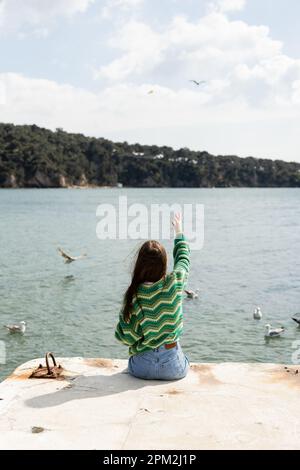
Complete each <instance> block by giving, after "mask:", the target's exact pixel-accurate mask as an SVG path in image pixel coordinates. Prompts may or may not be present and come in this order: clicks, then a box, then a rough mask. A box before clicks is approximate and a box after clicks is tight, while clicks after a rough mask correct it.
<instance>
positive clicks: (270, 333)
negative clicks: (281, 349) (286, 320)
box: [265, 325, 285, 338]
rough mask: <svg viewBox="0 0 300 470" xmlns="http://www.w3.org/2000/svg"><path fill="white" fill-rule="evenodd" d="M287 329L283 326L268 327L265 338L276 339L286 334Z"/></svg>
mask: <svg viewBox="0 0 300 470" xmlns="http://www.w3.org/2000/svg"><path fill="white" fill-rule="evenodd" d="M284 331H285V328H284V327H283V326H281V327H280V328H272V327H271V325H266V331H265V336H266V337H268V338H275V337H276V336H280V335H281V334H282V333H284Z"/></svg>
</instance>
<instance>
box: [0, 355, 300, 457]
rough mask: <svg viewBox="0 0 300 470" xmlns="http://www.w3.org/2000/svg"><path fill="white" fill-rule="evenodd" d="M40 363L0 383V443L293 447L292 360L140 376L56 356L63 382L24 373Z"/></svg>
mask: <svg viewBox="0 0 300 470" xmlns="http://www.w3.org/2000/svg"><path fill="white" fill-rule="evenodd" d="M40 362H41V360H34V361H31V362H28V363H26V364H24V365H22V366H20V367H19V368H18V369H16V371H15V372H14V373H13V374H12V375H11V376H10V377H9V378H8V379H6V380H5V381H4V382H2V383H1V384H0V399H1V400H0V436H1V437H0V448H1V449H106V450H113V449H300V373H299V374H296V369H297V368H296V367H295V366H293V367H290V369H289V372H288V371H287V370H286V369H285V368H284V366H281V365H272V364H234V363H226V364H193V365H192V367H191V371H190V372H189V374H188V376H187V377H186V378H185V379H183V380H180V381H177V382H155V381H150V382H148V381H144V380H139V379H135V378H133V377H131V376H130V375H128V374H127V372H126V361H121V360H110V359H84V358H61V359H59V360H58V362H59V363H60V364H62V366H63V367H64V368H65V370H66V371H67V372H66V374H65V378H64V379H63V380H60V381H56V380H51V379H46V380H45V379H28V376H29V375H30V373H31V371H32V369H33V368H35V367H36V366H37V365H38V364H39V363H40ZM43 362H44V361H43Z"/></svg>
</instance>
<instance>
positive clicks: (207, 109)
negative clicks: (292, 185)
mask: <svg viewBox="0 0 300 470" xmlns="http://www.w3.org/2000/svg"><path fill="white" fill-rule="evenodd" d="M0 84H2V86H3V87H4V89H5V90H6V102H5V103H4V104H3V105H0V120H1V121H4V122H14V123H15V124H23V123H28V124H29V123H30V124H32V123H36V124H38V125H41V126H45V127H48V128H51V129H55V128H56V127H62V128H64V129H66V130H67V131H72V132H80V133H82V132H83V133H85V134H87V135H95V136H104V137H110V138H113V139H114V140H123V139H127V138H128V139H129V140H131V141H134V142H136V141H141V142H142V143H143V142H147V143H149V144H155V143H157V144H167V145H173V146H187V147H193V148H197V149H207V150H209V151H211V152H215V153H237V154H240V155H241V156H245V155H249V154H252V155H255V156H271V157H274V158H275V157H278V158H279V157H282V158H284V159H297V158H298V159H299V155H298V154H297V151H298V150H297V149H298V148H299V144H300V142H299V133H298V131H297V132H295V133H294V134H293V135H290V134H291V133H292V132H293V128H295V129H297V130H298V125H297V123H298V121H299V118H300V81H299V82H295V83H294V87H293V90H292V92H293V99H294V103H293V106H292V107H291V106H290V105H287V104H286V103H275V102H274V103H273V104H272V106H269V107H268V108H257V107H253V106H251V104H249V103H248V102H247V101H246V100H243V99H242V97H240V96H237V97H233V98H232V99H231V100H230V101H224V102H219V103H217V102H215V101H214V100H213V99H212V96H213V95H214V93H217V92H219V91H220V90H221V91H222V90H224V87H225V88H226V83H213V84H211V85H210V86H211V88H208V89H205V88H204V89H203V90H202V91H201V90H198V89H193V88H189V85H187V87H184V88H182V89H180V90H178V91H174V90H172V89H170V88H167V87H162V86H158V85H155V84H153V83H148V84H147V83H144V84H143V85H137V86H135V85H125V84H123V85H115V86H111V87H108V88H105V89H103V90H102V91H99V92H98V93H92V92H88V91H86V90H83V89H79V88H75V87H72V86H70V85H60V84H58V83H56V82H53V81H49V80H41V79H31V78H28V77H25V76H22V75H18V74H0ZM149 89H154V93H153V94H151V95H149V94H148V91H149ZM264 129H265V130H266V131H265V133H264ZM279 129H280V130H281V132H279ZM225 130H227V131H226V132H225ZM272 135H273V137H272ZM220 136H222V137H221V138H220ZM287 136H289V138H288V139H287Z"/></svg>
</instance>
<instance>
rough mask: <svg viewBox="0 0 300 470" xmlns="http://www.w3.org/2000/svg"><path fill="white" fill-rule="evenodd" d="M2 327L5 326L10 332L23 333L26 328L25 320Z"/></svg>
mask: <svg viewBox="0 0 300 470" xmlns="http://www.w3.org/2000/svg"><path fill="white" fill-rule="evenodd" d="M4 327H5V328H7V329H8V331H9V332H10V333H21V334H22V335H23V334H24V333H25V330H26V322H25V321H20V323H14V324H11V325H4Z"/></svg>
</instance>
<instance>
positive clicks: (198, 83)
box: [190, 80, 206, 86]
mask: <svg viewBox="0 0 300 470" xmlns="http://www.w3.org/2000/svg"><path fill="white" fill-rule="evenodd" d="M190 82H192V83H195V85H197V86H200V85H204V84H205V83H206V81H205V80H201V81H200V82H198V81H197V80H190Z"/></svg>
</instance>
